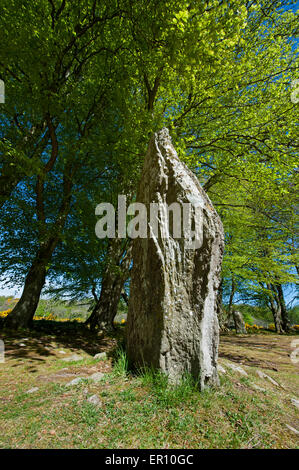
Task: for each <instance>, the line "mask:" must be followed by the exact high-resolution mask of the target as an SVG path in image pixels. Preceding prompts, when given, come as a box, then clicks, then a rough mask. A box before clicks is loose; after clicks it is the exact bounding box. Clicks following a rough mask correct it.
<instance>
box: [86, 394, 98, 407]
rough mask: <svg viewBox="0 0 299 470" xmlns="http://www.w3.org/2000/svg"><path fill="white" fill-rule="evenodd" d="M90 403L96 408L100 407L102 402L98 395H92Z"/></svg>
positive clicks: (89, 399)
mask: <svg viewBox="0 0 299 470" xmlns="http://www.w3.org/2000/svg"><path fill="white" fill-rule="evenodd" d="M87 401H88V403H92V404H93V405H95V406H100V405H101V400H100V399H99V397H98V396H97V395H92V396H91V397H89V398H88V399H87Z"/></svg>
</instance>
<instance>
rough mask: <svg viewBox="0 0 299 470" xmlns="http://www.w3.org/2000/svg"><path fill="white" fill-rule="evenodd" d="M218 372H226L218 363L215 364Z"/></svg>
mask: <svg viewBox="0 0 299 470" xmlns="http://www.w3.org/2000/svg"><path fill="white" fill-rule="evenodd" d="M217 369H218V372H219V374H226V370H225V369H224V367H222V366H221V365H220V364H218V366H217Z"/></svg>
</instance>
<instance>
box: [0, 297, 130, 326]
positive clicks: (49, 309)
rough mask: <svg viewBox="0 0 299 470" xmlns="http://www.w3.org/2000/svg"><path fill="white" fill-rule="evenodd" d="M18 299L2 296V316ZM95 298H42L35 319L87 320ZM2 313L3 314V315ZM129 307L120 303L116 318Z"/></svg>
mask: <svg viewBox="0 0 299 470" xmlns="http://www.w3.org/2000/svg"><path fill="white" fill-rule="evenodd" d="M17 301H18V299H15V298H14V297H7V296H6V297H5V296H1V297H0V317H1V316H4V315H6V314H7V313H9V312H10V311H11V310H12V308H13V307H14V306H15V304H16V303H17ZM92 306H93V299H83V300H81V301H78V302H69V301H62V300H52V299H41V300H40V301H39V304H38V307H37V310H36V314H35V316H34V318H35V319H44V320H70V321H79V322H81V321H85V320H86V319H87V318H88V316H89V315H90V313H91V308H92ZM1 313H2V315H1ZM126 314H127V309H126V305H125V304H124V303H122V302H121V303H120V305H119V311H118V314H117V316H116V318H115V321H116V322H121V320H123V319H125V318H126Z"/></svg>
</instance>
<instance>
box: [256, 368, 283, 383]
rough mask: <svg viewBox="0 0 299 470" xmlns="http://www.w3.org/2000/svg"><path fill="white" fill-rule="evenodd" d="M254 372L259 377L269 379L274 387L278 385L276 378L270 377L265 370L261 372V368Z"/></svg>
mask: <svg viewBox="0 0 299 470" xmlns="http://www.w3.org/2000/svg"><path fill="white" fill-rule="evenodd" d="M256 373H257V375H258V376H259V377H260V378H261V379H265V380H269V382H271V384H273V385H275V386H276V387H280V385H279V383H278V382H276V380H274V379H272V377H270V375H268V374H265V372H262V371H261V370H257V371H256Z"/></svg>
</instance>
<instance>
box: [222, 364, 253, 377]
mask: <svg viewBox="0 0 299 470" xmlns="http://www.w3.org/2000/svg"><path fill="white" fill-rule="evenodd" d="M227 367H229V368H230V369H232V370H234V371H235V372H239V374H241V375H245V376H248V374H247V372H246V370H244V369H243V368H242V367H241V366H238V365H236V364H234V363H233V362H230V363H227Z"/></svg>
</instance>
